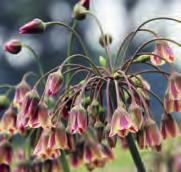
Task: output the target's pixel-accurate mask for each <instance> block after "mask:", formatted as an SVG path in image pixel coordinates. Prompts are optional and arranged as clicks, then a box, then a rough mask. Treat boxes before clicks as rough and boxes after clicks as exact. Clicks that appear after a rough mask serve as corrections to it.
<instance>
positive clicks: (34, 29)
mask: <svg viewBox="0 0 181 172" xmlns="http://www.w3.org/2000/svg"><path fill="white" fill-rule="evenodd" d="M45 29H46V24H45V23H44V22H43V21H42V20H40V19H38V18H37V19H34V20H32V21H30V22H28V23H27V24H25V25H23V26H22V27H21V28H20V29H19V32H20V33H21V34H39V33H43V32H44V31H45Z"/></svg>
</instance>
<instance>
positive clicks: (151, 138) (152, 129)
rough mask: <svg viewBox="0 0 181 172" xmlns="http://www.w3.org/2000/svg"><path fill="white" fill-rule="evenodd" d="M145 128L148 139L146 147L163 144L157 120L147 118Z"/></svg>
mask: <svg viewBox="0 0 181 172" xmlns="http://www.w3.org/2000/svg"><path fill="white" fill-rule="evenodd" d="M143 130H144V136H145V139H146V140H145V141H146V147H153V148H154V147H156V146H159V145H160V144H161V134H160V131H159V129H158V126H157V124H156V122H155V121H153V120H152V119H151V118H148V119H146V121H145V124H144V129H143Z"/></svg>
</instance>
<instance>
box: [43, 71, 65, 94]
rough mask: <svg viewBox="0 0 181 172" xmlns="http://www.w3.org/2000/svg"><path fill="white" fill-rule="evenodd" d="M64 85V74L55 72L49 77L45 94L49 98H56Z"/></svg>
mask: <svg viewBox="0 0 181 172" xmlns="http://www.w3.org/2000/svg"><path fill="white" fill-rule="evenodd" d="M62 84H63V76H62V73H61V72H60V71H59V70H58V71H57V72H53V73H51V74H50V75H49V76H48V79H47V82H46V86H45V94H46V95H48V96H55V95H56V94H57V93H58V91H59V90H60V89H61V87H62Z"/></svg>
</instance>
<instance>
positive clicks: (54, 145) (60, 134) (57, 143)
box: [47, 128, 68, 150]
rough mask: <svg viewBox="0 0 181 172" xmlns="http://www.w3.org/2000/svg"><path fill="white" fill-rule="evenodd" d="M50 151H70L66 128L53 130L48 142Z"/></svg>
mask: <svg viewBox="0 0 181 172" xmlns="http://www.w3.org/2000/svg"><path fill="white" fill-rule="evenodd" d="M47 148H48V149H54V150H56V149H63V150H64V149H68V140H67V135H66V131H65V129H64V128H52V131H51V132H50V136H49V140H48V145H47Z"/></svg>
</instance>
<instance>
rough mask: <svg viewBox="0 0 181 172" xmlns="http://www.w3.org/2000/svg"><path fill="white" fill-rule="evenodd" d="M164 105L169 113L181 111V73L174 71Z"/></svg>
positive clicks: (169, 81)
mask: <svg viewBox="0 0 181 172" xmlns="http://www.w3.org/2000/svg"><path fill="white" fill-rule="evenodd" d="M164 107H165V109H166V111H167V112H168V113H171V112H180V111H181V74H179V73H177V72H172V73H171V75H170V78H169V80H168V86H167V89H166V92H165V97H164Z"/></svg>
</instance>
